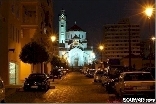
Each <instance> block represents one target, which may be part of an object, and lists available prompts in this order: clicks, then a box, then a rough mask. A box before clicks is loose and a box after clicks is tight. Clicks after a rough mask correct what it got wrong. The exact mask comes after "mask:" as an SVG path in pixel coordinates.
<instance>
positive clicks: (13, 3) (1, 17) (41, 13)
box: [0, 0, 53, 85]
mask: <svg viewBox="0 0 156 104" xmlns="http://www.w3.org/2000/svg"><path fill="white" fill-rule="evenodd" d="M52 10H53V9H52V0H33V1H30V0H0V35H1V38H0V41H1V44H0V56H1V58H0V66H1V67H2V68H1V69H0V77H1V78H2V79H3V80H4V83H5V84H6V85H8V84H20V83H21V82H22V81H23V80H24V79H25V78H26V77H27V76H28V75H29V74H30V73H31V72H32V67H31V65H29V64H25V63H23V62H22V61H21V60H20V59H19V54H20V51H21V49H22V47H23V46H24V45H25V44H27V43H28V42H30V41H31V40H32V38H33V37H34V35H35V34H36V33H40V34H43V35H46V34H50V33H52V27H53V24H52V20H53V19H52V18H53V12H52Z"/></svg>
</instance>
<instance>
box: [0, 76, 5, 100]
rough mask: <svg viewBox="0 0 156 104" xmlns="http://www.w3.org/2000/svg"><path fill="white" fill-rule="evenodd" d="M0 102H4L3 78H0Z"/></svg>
mask: <svg viewBox="0 0 156 104" xmlns="http://www.w3.org/2000/svg"><path fill="white" fill-rule="evenodd" d="M0 103H5V87H4V83H3V80H2V79H1V78H0Z"/></svg>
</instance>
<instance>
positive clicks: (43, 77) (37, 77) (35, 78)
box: [23, 73, 50, 91]
mask: <svg viewBox="0 0 156 104" xmlns="http://www.w3.org/2000/svg"><path fill="white" fill-rule="evenodd" d="M23 88H24V90H25V91H27V90H29V89H40V90H45V91H47V90H48V89H49V88H50V81H49V77H48V75H47V74H44V73H33V74H30V75H29V76H28V78H25V82H24V87H23Z"/></svg>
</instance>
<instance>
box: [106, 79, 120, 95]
mask: <svg viewBox="0 0 156 104" xmlns="http://www.w3.org/2000/svg"><path fill="white" fill-rule="evenodd" d="M117 81H118V78H114V79H108V80H107V82H106V83H105V84H104V87H105V88H106V91H107V92H108V93H115V89H114V85H115V83H116V82H117Z"/></svg>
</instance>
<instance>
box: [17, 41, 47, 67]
mask: <svg viewBox="0 0 156 104" xmlns="http://www.w3.org/2000/svg"><path fill="white" fill-rule="evenodd" d="M19 57H20V59H21V61H22V62H24V63H29V64H38V63H42V62H46V61H48V59H49V54H48V52H47V51H46V49H45V47H44V46H42V45H40V44H38V43H37V42H30V43H28V44H26V45H25V46H24V47H23V48H22V50H21V53H20V55H19Z"/></svg>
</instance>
